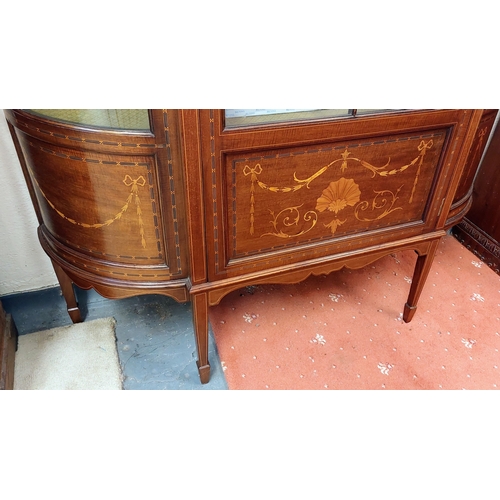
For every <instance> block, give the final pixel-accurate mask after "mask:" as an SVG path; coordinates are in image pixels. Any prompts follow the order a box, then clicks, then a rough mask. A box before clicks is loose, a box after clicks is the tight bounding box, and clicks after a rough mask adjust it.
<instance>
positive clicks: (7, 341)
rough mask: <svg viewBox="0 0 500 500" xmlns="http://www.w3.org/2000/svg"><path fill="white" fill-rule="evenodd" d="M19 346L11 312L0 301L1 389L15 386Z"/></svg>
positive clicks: (9, 388)
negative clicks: (15, 367) (15, 369)
mask: <svg viewBox="0 0 500 500" xmlns="http://www.w3.org/2000/svg"><path fill="white" fill-rule="evenodd" d="M16 348H17V329H16V325H15V324H14V320H13V319H12V316H11V315H10V314H7V313H6V312H5V311H4V309H3V307H2V303H1V302H0V390H4V389H7V390H12V389H13V388H14V366H15V365H14V363H15V358H16Z"/></svg>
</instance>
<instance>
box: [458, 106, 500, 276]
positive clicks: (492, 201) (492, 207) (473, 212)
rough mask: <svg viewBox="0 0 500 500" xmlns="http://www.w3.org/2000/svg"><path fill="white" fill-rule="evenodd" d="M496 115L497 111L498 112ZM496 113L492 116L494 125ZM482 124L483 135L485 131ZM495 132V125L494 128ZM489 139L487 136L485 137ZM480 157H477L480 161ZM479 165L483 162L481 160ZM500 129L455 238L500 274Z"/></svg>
mask: <svg viewBox="0 0 500 500" xmlns="http://www.w3.org/2000/svg"><path fill="white" fill-rule="evenodd" d="M494 111H496V110H494ZM495 117H496V113H490V114H489V116H488V117H487V118H489V120H488V122H487V124H488V125H490V124H491V122H492V120H493V119H494V118H495ZM482 125H483V120H481V126H480V128H479V130H480V131H482V129H483V128H484V127H482ZM490 128H491V125H490ZM483 135H485V134H483ZM477 156H479V155H476V158H477ZM477 162H478V163H479V159H477ZM499 174H500V128H499V127H498V125H497V126H496V128H495V130H494V131H493V134H492V136H491V141H490V144H489V146H488V149H487V150H486V151H485V153H484V158H483V160H482V163H481V167H480V169H479V172H478V173H477V177H476V179H475V182H474V186H473V192H472V205H471V208H470V210H469V212H468V213H467V216H466V217H465V218H463V220H462V222H460V224H458V225H457V226H455V227H453V229H452V232H453V234H454V235H455V237H456V238H457V239H458V240H459V241H460V242H462V243H463V244H464V245H465V246H466V247H467V248H468V249H470V250H471V251H472V252H473V253H474V254H475V255H477V256H478V257H479V258H480V259H481V260H483V261H485V262H486V263H487V264H488V266H490V267H491V268H492V269H493V270H494V271H495V272H496V273H498V274H500V175H499Z"/></svg>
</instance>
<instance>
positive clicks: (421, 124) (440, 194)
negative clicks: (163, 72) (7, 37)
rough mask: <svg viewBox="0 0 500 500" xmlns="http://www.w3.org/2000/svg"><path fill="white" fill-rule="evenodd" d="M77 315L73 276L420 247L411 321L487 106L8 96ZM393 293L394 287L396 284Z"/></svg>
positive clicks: (95, 282) (459, 201)
mask: <svg viewBox="0 0 500 500" xmlns="http://www.w3.org/2000/svg"><path fill="white" fill-rule="evenodd" d="M5 116H6V118H7V121H8V123H9V128H10V131H11V133H12V137H13V140H14V143H15V146H16V150H17V153H18V155H19V159H20V162H21V166H22V169H23V172H24V175H25V178H26V182H27V185H28V188H29V191H30V194H31V197H32V200H33V204H34V207H35V210H36V214H37V217H38V221H39V223H40V225H39V229H38V236H39V240H40V243H41V245H42V247H43V249H44V250H45V252H46V253H47V255H48V256H49V257H50V259H51V261H52V263H53V266H54V269H55V272H56V275H57V278H58V280H59V283H60V285H61V289H62V292H63V295H64V297H65V300H66V302H67V306H68V313H69V315H70V317H71V319H72V320H73V321H74V322H78V321H81V319H82V318H81V315H80V310H79V308H78V304H77V301H76V298H75V294H74V289H73V284H76V285H77V286H78V287H80V288H83V289H90V288H93V289H95V290H96V291H97V292H98V293H100V294H101V295H103V296H104V297H107V298H121V297H127V296H132V295H137V294H147V293H158V294H164V295H168V296H170V297H173V298H174V299H175V300H177V301H180V302H184V301H189V300H191V302H192V309H193V321H194V331H195V336H196V341H197V348H198V369H199V373H200V379H201V382H202V383H206V382H208V380H209V377H210V365H209V362H208V310H209V307H210V306H213V305H216V304H218V303H219V302H220V300H221V299H222V298H223V297H224V296H225V295H226V294H227V293H229V292H231V291H233V290H235V289H238V288H241V287H245V286H250V285H257V284H264V283H296V282H299V281H301V280H304V279H306V278H307V277H308V276H310V275H311V274H315V275H318V274H328V273H331V272H332V271H336V270H339V269H341V268H343V267H348V268H360V267H362V266H365V265H367V264H370V263H372V262H374V261H375V260H377V259H379V258H381V257H383V256H385V255H387V254H390V253H393V252H395V251H400V250H413V251H416V252H417V254H418V257H417V261H416V267H415V272H414V276H413V280H412V283H411V286H410V289H409V295H408V298H407V301H406V304H405V305H404V313H403V318H404V320H405V321H407V322H408V321H410V320H411V319H412V317H413V315H414V313H415V310H416V307H417V301H418V299H419V296H420V294H421V291H422V288H423V286H424V283H425V280H426V277H427V275H428V273H429V270H430V267H431V264H432V260H433V257H434V254H435V252H436V249H437V247H438V244H439V241H440V238H441V237H443V236H444V235H445V234H446V231H447V230H448V229H449V228H450V227H451V226H452V225H453V224H456V223H458V222H460V220H462V218H463V217H464V215H465V213H466V211H467V210H468V208H469V206H470V198H471V194H472V181H473V179H474V174H475V171H474V168H477V165H476V166H475V167H474V168H473V169H472V170H471V169H470V168H468V167H467V165H469V164H470V162H469V163H468V157H469V155H470V153H471V151H472V150H473V145H474V144H475V143H474V141H475V139H476V138H477V137H478V132H479V130H480V129H481V123H482V120H483V119H484V116H485V114H484V111H483V110H473V109H453V110H403V111H400V110H216V109H214V110H209V109H202V110H197V109H186V110H6V111H5ZM402 300H403V299H402Z"/></svg>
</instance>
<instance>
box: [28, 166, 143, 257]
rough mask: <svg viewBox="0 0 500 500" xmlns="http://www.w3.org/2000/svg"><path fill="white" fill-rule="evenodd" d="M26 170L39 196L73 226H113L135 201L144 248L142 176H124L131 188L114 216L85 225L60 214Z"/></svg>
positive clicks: (126, 183)
mask: <svg viewBox="0 0 500 500" xmlns="http://www.w3.org/2000/svg"><path fill="white" fill-rule="evenodd" d="M28 170H29V172H30V174H31V178H32V179H33V181H34V183H35V184H36V186H37V188H38V190H39V191H40V194H41V195H42V196H43V197H44V199H45V201H46V202H47V203H48V204H49V206H50V207H51V208H52V209H53V210H54V211H55V212H56V213H57V215H59V216H60V217H61V218H63V219H64V220H66V221H68V222H69V223H71V224H74V225H75V226H81V227H84V228H86V229H100V228H102V227H105V226H110V225H111V224H113V222H115V221H117V220H119V219H121V217H122V215H123V214H124V213H125V212H126V211H127V210H128V208H129V206H130V204H131V203H132V200H133V199H135V206H136V213H137V217H138V221H139V234H140V237H141V245H142V248H146V239H145V237H144V221H143V220H142V209H141V199H140V198H139V188H138V186H140V187H144V186H145V185H146V179H144V177H143V176H142V175H140V176H139V177H137V179H132V177H130V175H128V174H127V175H125V178H124V179H123V181H122V182H123V183H124V184H125V185H126V186H127V187H130V188H131V189H130V194H129V195H128V197H127V200H126V201H125V204H124V205H123V206H122V208H121V210H120V211H119V212H118V213H117V214H116V215H114V216H113V217H111V218H109V219H107V220H105V221H104V222H97V223H87V222H79V221H77V220H75V219H73V218H71V217H68V216H67V215H65V214H64V213H63V212H61V211H60V210H59V209H58V208H57V207H56V206H55V205H54V203H52V201H50V199H49V198H48V197H47V195H46V194H45V192H44V191H43V189H42V188H41V186H40V184H39V183H38V180H37V178H36V177H35V175H34V173H33V170H32V169H31V168H29V167H28Z"/></svg>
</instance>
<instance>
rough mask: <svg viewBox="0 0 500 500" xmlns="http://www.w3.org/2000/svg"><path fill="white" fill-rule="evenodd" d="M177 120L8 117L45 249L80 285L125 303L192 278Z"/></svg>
mask: <svg viewBox="0 0 500 500" xmlns="http://www.w3.org/2000/svg"><path fill="white" fill-rule="evenodd" d="M176 113H177V111H175V110H174V111H171V112H167V111H163V110H153V111H149V112H148V110H26V111H21V110H16V111H12V110H11V111H6V117H7V119H8V121H9V124H10V128H11V132H12V135H13V138H14V142H15V144H16V147H17V150H18V153H19V156H20V159H21V163H22V166H23V170H24V173H25V177H26V179H27V182H28V186H29V188H30V192H31V195H32V199H33V202H34V205H35V209H36V211H37V215H38V218H39V221H40V228H39V237H40V241H41V244H42V246H43V248H44V249H45V251H46V252H47V253H48V254H49V256H50V257H51V259H52V260H53V261H54V262H55V263H56V264H57V265H60V266H61V267H63V268H64V269H65V271H66V272H67V273H68V274H69V275H70V277H71V278H72V280H73V281H74V282H75V283H76V284H79V285H80V286H82V287H84V288H85V287H90V286H93V287H94V288H96V289H97V290H98V291H100V292H101V293H103V295H105V296H125V295H132V294H136V293H143V292H144V293H147V292H153V291H161V289H162V288H166V289H168V288H172V287H173V286H174V285H173V284H172V283H173V282H175V280H182V279H183V278H186V277H187V274H188V270H187V261H188V259H187V251H186V249H185V242H186V228H185V227H184V221H183V219H182V217H181V216H179V214H183V213H184V210H185V206H184V193H183V189H184V187H183V170H182V168H181V165H182V163H181V160H180V144H179V139H178V131H177V128H176ZM182 285H184V284H183V283H182ZM174 288H175V286H174ZM172 293H173V295H174V296H175V297H176V298H178V299H179V300H184V299H185V298H187V295H186V293H185V292H183V291H178V292H175V291H173V292H172Z"/></svg>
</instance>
